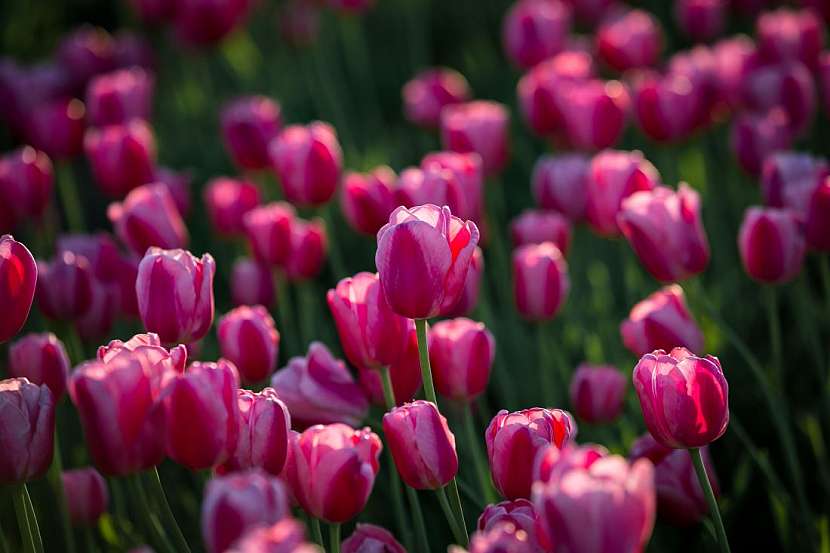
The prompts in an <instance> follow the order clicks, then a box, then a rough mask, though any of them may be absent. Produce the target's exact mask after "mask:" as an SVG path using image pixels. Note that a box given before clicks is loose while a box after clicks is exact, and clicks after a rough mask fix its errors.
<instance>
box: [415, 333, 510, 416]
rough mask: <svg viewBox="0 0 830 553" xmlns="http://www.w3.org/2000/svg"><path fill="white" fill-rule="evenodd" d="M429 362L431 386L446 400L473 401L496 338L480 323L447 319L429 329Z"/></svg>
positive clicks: (482, 385) (481, 388)
mask: <svg viewBox="0 0 830 553" xmlns="http://www.w3.org/2000/svg"><path fill="white" fill-rule="evenodd" d="M428 339H429V361H430V365H431V366H432V375H433V377H434V378H435V388H436V389H437V390H438V393H439V394H441V395H442V396H444V397H447V398H450V399H456V400H461V401H473V400H475V398H476V397H478V396H479V395H480V394H481V393H482V392H483V391H484V390H485V389H486V388H487V382H488V381H489V379H490V369H491V367H492V366H493V360H494V359H495V355H496V340H495V338H494V337H493V334H492V333H491V332H490V331H489V330H487V328H486V327H485V326H484V323H478V322H475V321H471V320H470V319H466V318H458V319H448V320H445V321H441V322H438V323H436V324H435V325H433V326H432V328H430V331H429V335H428Z"/></svg>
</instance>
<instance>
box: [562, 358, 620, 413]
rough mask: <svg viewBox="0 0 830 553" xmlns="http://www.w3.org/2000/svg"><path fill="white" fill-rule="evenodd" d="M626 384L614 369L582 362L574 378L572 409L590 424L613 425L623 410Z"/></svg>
mask: <svg viewBox="0 0 830 553" xmlns="http://www.w3.org/2000/svg"><path fill="white" fill-rule="evenodd" d="M625 384H626V381H625V376H624V375H623V374H622V373H621V372H620V371H618V370H617V369H616V368H615V367H611V366H600V365H586V364H584V363H583V364H582V365H580V366H579V367H577V369H576V372H575V373H574V375H573V377H571V386H570V400H571V407H572V408H573V410H574V413H576V416H577V417H579V418H580V419H582V420H584V421H585V422H587V423H590V424H597V423H607V422H612V421H614V419H616V418H617V417H619V416H620V412H621V411H622V407H623V400H624V399H625Z"/></svg>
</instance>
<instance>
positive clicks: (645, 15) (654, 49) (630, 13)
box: [596, 9, 663, 72]
mask: <svg viewBox="0 0 830 553" xmlns="http://www.w3.org/2000/svg"><path fill="white" fill-rule="evenodd" d="M662 34H663V33H662V30H661V28H660V23H659V22H658V21H657V20H656V19H655V18H654V17H653V16H652V15H651V14H650V13H649V12H647V11H644V10H637V9H631V10H625V11H621V12H619V13H618V14H616V15H611V16H609V17H608V18H607V19H606V20H605V21H604V22H603V23H602V25H601V26H600V27H599V29H598V30H597V34H596V48H597V55H598V56H599V58H600V59H601V60H602V61H603V62H604V63H605V64H606V65H608V66H609V67H610V68H611V69H613V70H615V71H620V72H622V71H626V70H627V69H635V68H638V67H648V66H651V65H654V64H655V63H657V61H658V59H659V57H660V52H661V51H662V49H663V36H662Z"/></svg>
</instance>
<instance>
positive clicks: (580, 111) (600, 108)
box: [531, 0, 631, 150]
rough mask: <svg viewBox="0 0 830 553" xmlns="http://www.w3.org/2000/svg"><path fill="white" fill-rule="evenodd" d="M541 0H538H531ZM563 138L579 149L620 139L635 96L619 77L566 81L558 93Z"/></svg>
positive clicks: (612, 143) (557, 101)
mask: <svg viewBox="0 0 830 553" xmlns="http://www.w3.org/2000/svg"><path fill="white" fill-rule="evenodd" d="M531 1H537V0H531ZM554 102H555V104H556V105H557V111H558V113H559V115H560V117H561V120H562V131H563V141H564V143H565V144H567V145H568V146H570V147H572V148H576V149H579V150H601V149H603V148H609V147H612V146H614V145H615V144H616V143H617V142H619V140H620V138H621V137H622V133H623V131H624V130H625V124H626V122H627V120H628V112H629V111H630V104H631V99H630V98H629V94H628V91H627V90H626V88H625V86H623V84H622V83H620V82H619V81H602V80H599V79H590V80H584V81H571V82H568V81H564V82H562V83H561V84H560V86H559V88H558V89H557V90H556V91H555V93H554Z"/></svg>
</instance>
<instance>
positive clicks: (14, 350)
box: [8, 332, 70, 402]
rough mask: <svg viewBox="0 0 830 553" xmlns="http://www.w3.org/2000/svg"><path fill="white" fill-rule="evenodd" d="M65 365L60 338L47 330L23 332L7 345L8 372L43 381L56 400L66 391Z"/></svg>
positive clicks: (34, 382) (34, 381)
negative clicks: (20, 336) (21, 335)
mask: <svg viewBox="0 0 830 553" xmlns="http://www.w3.org/2000/svg"><path fill="white" fill-rule="evenodd" d="M69 367H70V362H69V356H68V355H67V354H66V349H65V348H64V347H63V342H61V341H60V340H59V339H58V337H57V336H55V335H54V334H52V333H51V332H44V333H43V334H34V333H31V334H26V335H25V336H23V337H22V338H20V339H19V340H17V341H15V342H14V343H13V344H11V346H9V364H8V371H9V375H10V376H12V377H16V378H28V379H29V381H30V382H31V383H32V384H37V385H40V384H45V385H46V386H47V387H48V388H49V390H50V391H51V392H52V397H53V398H54V399H55V401H56V402H57V401H60V399H61V398H62V397H63V394H64V392H65V391H66V381H67V378H68V377H69Z"/></svg>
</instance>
